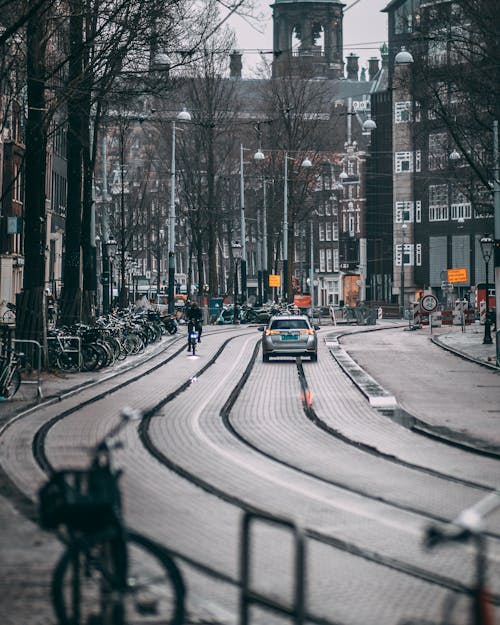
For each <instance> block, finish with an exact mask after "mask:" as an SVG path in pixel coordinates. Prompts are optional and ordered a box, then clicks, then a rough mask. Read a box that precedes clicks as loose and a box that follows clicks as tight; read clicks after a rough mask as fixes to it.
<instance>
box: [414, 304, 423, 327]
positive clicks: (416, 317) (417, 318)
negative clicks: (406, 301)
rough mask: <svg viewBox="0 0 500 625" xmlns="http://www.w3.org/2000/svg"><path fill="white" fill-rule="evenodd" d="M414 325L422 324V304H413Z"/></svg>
mask: <svg viewBox="0 0 500 625" xmlns="http://www.w3.org/2000/svg"><path fill="white" fill-rule="evenodd" d="M411 305H412V324H413V325H414V326H419V325H421V324H422V317H421V314H422V311H421V310H420V302H412V303H411Z"/></svg>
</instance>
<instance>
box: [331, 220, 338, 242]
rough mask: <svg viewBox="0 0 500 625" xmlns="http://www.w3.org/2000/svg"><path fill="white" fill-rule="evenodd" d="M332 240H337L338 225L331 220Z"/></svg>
mask: <svg viewBox="0 0 500 625" xmlns="http://www.w3.org/2000/svg"><path fill="white" fill-rule="evenodd" d="M332 240H333V241H338V240H339V225H338V223H337V222H336V221H335V222H333V224H332Z"/></svg>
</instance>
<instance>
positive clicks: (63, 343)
mask: <svg viewBox="0 0 500 625" xmlns="http://www.w3.org/2000/svg"><path fill="white" fill-rule="evenodd" d="M49 341H57V342H58V344H59V347H60V348H61V350H62V351H63V352H64V353H65V354H78V371H81V368H82V347H81V343H82V339H81V338H80V337H79V336H48V337H47V343H48V342H49ZM68 345H76V346H75V347H68Z"/></svg>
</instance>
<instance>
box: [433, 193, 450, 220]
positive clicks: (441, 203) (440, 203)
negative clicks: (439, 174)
mask: <svg viewBox="0 0 500 625" xmlns="http://www.w3.org/2000/svg"><path fill="white" fill-rule="evenodd" d="M447 220H448V186H447V185H445V184H434V185H430V186H429V221H447Z"/></svg>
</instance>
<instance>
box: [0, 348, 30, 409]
mask: <svg viewBox="0 0 500 625" xmlns="http://www.w3.org/2000/svg"><path fill="white" fill-rule="evenodd" d="M24 364H25V363H24V354H20V353H17V352H16V351H14V350H12V349H7V350H6V351H5V352H4V353H3V354H2V355H1V356H0V397H1V398H2V399H10V398H11V397H13V396H14V395H15V394H16V393H17V391H18V389H19V386H20V385H21V369H23V367H24Z"/></svg>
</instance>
